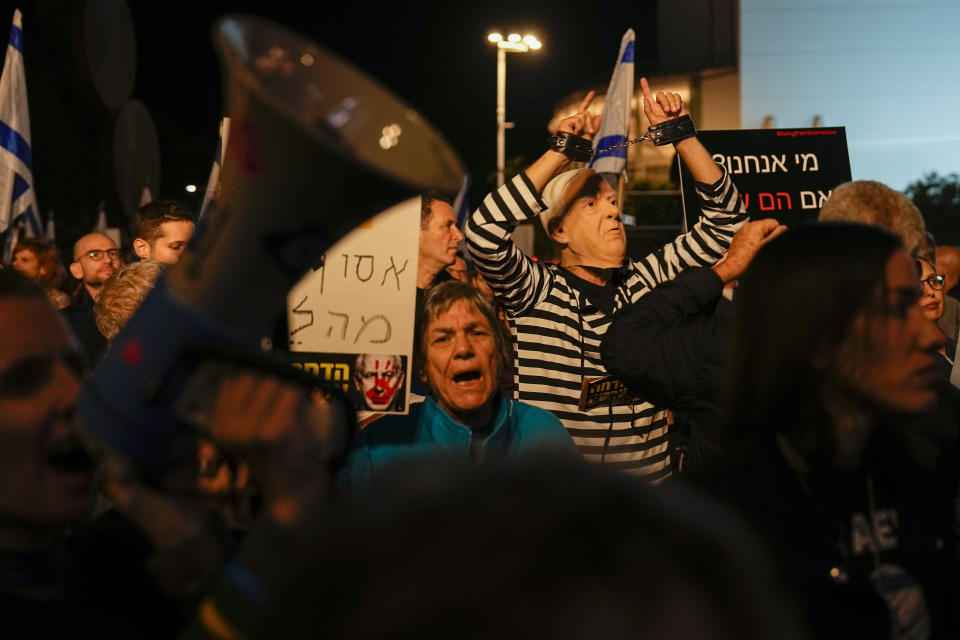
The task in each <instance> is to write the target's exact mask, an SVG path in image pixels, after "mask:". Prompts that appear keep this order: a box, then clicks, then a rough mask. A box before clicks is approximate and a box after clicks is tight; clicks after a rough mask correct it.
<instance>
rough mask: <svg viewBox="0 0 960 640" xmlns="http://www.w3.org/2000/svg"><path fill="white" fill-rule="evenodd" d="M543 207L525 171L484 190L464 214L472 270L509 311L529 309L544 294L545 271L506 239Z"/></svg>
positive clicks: (518, 311) (546, 277) (520, 312)
mask: <svg viewBox="0 0 960 640" xmlns="http://www.w3.org/2000/svg"><path fill="white" fill-rule="evenodd" d="M544 209H546V205H545V204H543V201H542V200H541V199H540V194H538V193H537V190H536V189H535V188H534V186H533V183H531V182H530V179H529V178H527V176H526V174H525V173H522V172H521V173H519V174H518V175H516V176H515V177H514V178H513V179H512V180H510V181H509V182H506V183H504V184H503V186H501V187H500V188H499V189H497V190H496V191H494V192H493V193H490V194H489V195H487V197H486V198H484V199H483V202H482V203H481V204H480V207H479V208H478V209H477V210H476V211H474V212H473V215H471V216H470V217H469V218H468V219H467V223H466V225H465V227H464V230H463V232H464V236H465V237H466V240H467V249H468V250H469V252H470V257H471V258H472V259H473V262H474V264H475V265H476V267H477V270H478V271H479V272H480V274H481V275H482V276H483V278H484V280H486V281H487V284H488V285H489V286H490V289H491V290H492V291H493V293H494V295H495V296H496V297H497V300H499V301H500V303H501V304H502V305H503V306H504V307H506V309H507V310H508V311H509V312H510V314H511V315H514V316H516V315H519V314H522V313H524V312H526V311H529V310H530V309H532V308H533V307H534V306H535V305H536V304H537V302H538V301H540V300H541V299H542V298H543V297H544V296H545V295H546V289H547V287H546V284H547V282H548V280H549V275H548V271H547V270H546V269H545V268H544V267H543V266H541V265H539V264H537V262H536V261H534V260H532V259H530V258H529V257H528V256H525V255H523V253H522V252H521V251H520V249H518V248H517V246H516V245H515V244H514V243H513V240H511V239H510V235H511V234H512V233H513V230H514V228H516V226H517V224H519V223H521V222H526V221H527V220H531V219H535V218H536V217H537V215H538V214H539V213H540V212H541V211H543V210H544Z"/></svg>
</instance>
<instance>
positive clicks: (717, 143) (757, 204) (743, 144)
mask: <svg viewBox="0 0 960 640" xmlns="http://www.w3.org/2000/svg"><path fill="white" fill-rule="evenodd" d="M697 137H698V138H700V141H701V142H702V143H703V145H704V146H705V147H706V148H707V149H708V150H709V151H710V154H711V155H712V156H713V159H714V160H715V161H716V162H717V163H718V164H722V165H723V166H724V167H725V168H726V169H727V172H728V173H729V174H730V177H731V178H733V182H734V184H736V185H737V188H738V189H739V190H740V198H741V199H742V200H743V203H744V204H745V205H746V207H747V213H749V214H750V217H751V218H753V219H754V220H758V219H760V218H776V219H777V220H779V221H780V222H782V223H783V224H785V225H787V226H790V227H793V226H796V225H799V224H806V223H808V222H814V221H816V219H817V214H818V213H819V211H820V206H821V205H822V204H823V201H824V200H826V199H827V198H828V197H829V196H830V193H831V192H832V191H833V189H834V187H836V186H837V185H839V184H840V183H842V182H848V181H849V180H850V158H849V155H848V153H847V134H846V131H845V129H844V128H843V127H821V128H815V129H744V130H730V131H700V132H698V133H697ZM680 182H681V188H682V193H683V211H684V216H685V217H686V223H687V228H688V229H689V228H690V227H692V226H693V225H694V224H696V222H697V220H698V219H699V217H700V204H699V198H698V197H697V194H696V190H695V189H694V184H693V183H694V181H693V178H692V176H691V175H690V171H689V170H688V169H687V167H686V166H684V163H683V162H682V161H681V162H680Z"/></svg>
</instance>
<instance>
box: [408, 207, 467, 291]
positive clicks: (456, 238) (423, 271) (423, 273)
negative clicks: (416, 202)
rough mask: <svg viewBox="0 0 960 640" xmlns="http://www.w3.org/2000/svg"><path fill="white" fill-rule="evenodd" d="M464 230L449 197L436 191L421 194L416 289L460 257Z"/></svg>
mask: <svg viewBox="0 0 960 640" xmlns="http://www.w3.org/2000/svg"><path fill="white" fill-rule="evenodd" d="M461 240H463V234H462V233H460V230H459V229H458V228H457V216H456V214H454V212H453V205H452V204H451V202H450V200H449V198H447V197H445V196H443V195H441V194H440V193H438V192H436V191H428V192H427V193H425V194H423V196H422V197H421V205H420V251H419V257H418V260H417V289H420V290H423V291H426V290H427V289H429V288H430V287H431V286H433V285H434V284H436V282H435V281H436V280H437V276H438V275H440V273H441V272H442V271H443V270H444V269H446V268H447V267H448V266H449V265H451V264H453V263H454V261H455V260H456V259H457V247H459V246H460V241H461Z"/></svg>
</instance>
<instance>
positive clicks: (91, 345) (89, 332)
mask: <svg viewBox="0 0 960 640" xmlns="http://www.w3.org/2000/svg"><path fill="white" fill-rule="evenodd" d="M94 304H95V303H94V301H93V298H91V297H90V294H89V293H88V292H87V289H86V287H81V290H80V292H79V293H78V294H77V296H76V298H75V299H74V301H73V303H71V305H70V306H69V307H67V308H66V309H61V310H60V313H61V314H63V317H64V318H65V319H66V320H67V323H68V324H69V325H70V328H71V329H72V330H73V335H75V336H76V337H77V340H78V341H79V342H80V346H82V347H83V350H84V352H85V354H86V356H87V361H88V363H89V364H90V366H91V367H95V366H96V365H97V364H98V363H99V362H100V360H101V359H102V358H103V354H104V353H105V352H106V350H107V339H106V338H104V337H103V334H102V333H100V330H99V329H97V323H96V320H95V319H94V316H93V305H94Z"/></svg>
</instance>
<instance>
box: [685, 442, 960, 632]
mask: <svg viewBox="0 0 960 640" xmlns="http://www.w3.org/2000/svg"><path fill="white" fill-rule="evenodd" d="M901 429H902V427H898V428H897V430H896V431H895V430H893V429H887V430H884V431H881V432H878V433H877V434H876V435H875V436H874V438H873V440H872V441H871V444H870V445H869V446H868V450H867V453H866V454H865V462H864V465H863V467H862V468H861V470H859V471H857V472H851V473H846V474H841V473H835V472H834V473H831V472H824V471H812V472H811V471H800V470H798V469H795V468H793V466H792V465H791V463H789V462H788V461H787V456H786V455H785V453H784V451H783V449H782V448H781V447H780V446H778V445H777V443H776V442H774V440H773V438H772V436H771V437H769V438H768V439H766V440H764V441H761V442H760V443H759V444H756V445H755V446H753V447H750V448H744V449H742V450H738V451H737V452H736V453H733V452H730V453H729V455H728V458H727V460H726V464H725V465H724V467H723V468H719V469H714V470H712V471H711V472H709V473H707V474H703V475H701V474H697V473H695V474H694V475H693V476H692V477H693V479H694V480H695V482H696V483H697V484H700V485H701V486H702V487H703V488H704V489H705V490H706V491H707V492H708V493H711V494H712V495H714V496H715V497H717V498H719V499H720V500H721V501H722V502H724V503H726V504H728V505H730V506H732V507H733V508H734V509H735V511H737V512H738V513H739V514H740V515H741V516H742V517H743V518H744V519H745V520H746V521H747V522H749V523H750V524H751V525H752V526H753V528H754V530H755V531H756V533H757V534H758V536H759V537H760V538H761V539H762V540H764V541H765V542H766V543H767V545H768V546H769V549H770V550H771V551H772V553H773V556H774V559H775V561H776V565H777V567H778V571H779V573H780V575H781V578H782V579H783V581H784V585H785V587H786V588H787V590H788V591H789V592H790V593H791V594H792V595H793V597H794V599H795V603H796V605H797V607H798V609H799V610H800V611H801V612H802V614H803V617H804V618H805V619H806V621H807V624H808V626H809V630H810V631H811V637H814V638H838V639H841V638H842V639H844V640H848V639H850V638H886V637H889V631H890V626H889V619H890V612H891V608H888V606H887V605H886V604H885V602H884V599H883V598H882V597H881V596H880V594H879V593H878V590H880V591H882V590H884V589H886V590H887V591H897V590H902V589H907V590H905V591H901V594H902V596H901V597H902V598H903V599H904V600H905V601H909V593H910V592H909V589H915V587H910V586H908V585H917V586H919V587H920V588H921V589H922V591H923V598H924V600H925V603H926V608H927V610H928V611H929V620H930V621H931V622H932V635H931V636H930V637H932V638H956V637H960V635H958V634H960V627H958V624H960V621H958V611H960V590H958V589H960V570H958V564H957V558H956V551H955V545H954V540H953V535H952V533H953V532H952V514H951V513H950V511H951V509H950V497H951V496H950V491H949V490H948V488H947V487H945V486H944V485H943V483H942V482H940V480H939V479H938V478H937V477H936V476H935V475H934V474H932V473H930V472H929V471H928V470H926V469H924V468H922V467H921V466H919V465H917V464H916V463H914V462H913V461H911V460H910V457H909V455H907V453H906V447H905V446H904V443H903V441H902V439H901V435H902V434H901V433H898V432H897V431H900V430H901ZM878 578H879V584H881V587H880V588H879V589H878V587H876V586H875V585H876V584H877V580H878ZM910 610H911V609H910V605H907V611H910Z"/></svg>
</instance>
